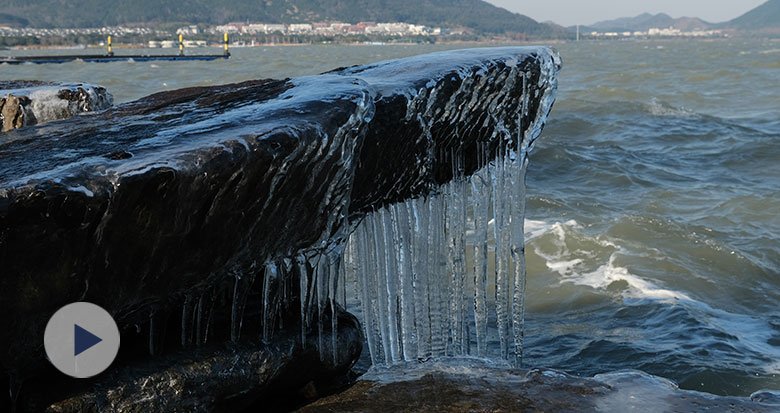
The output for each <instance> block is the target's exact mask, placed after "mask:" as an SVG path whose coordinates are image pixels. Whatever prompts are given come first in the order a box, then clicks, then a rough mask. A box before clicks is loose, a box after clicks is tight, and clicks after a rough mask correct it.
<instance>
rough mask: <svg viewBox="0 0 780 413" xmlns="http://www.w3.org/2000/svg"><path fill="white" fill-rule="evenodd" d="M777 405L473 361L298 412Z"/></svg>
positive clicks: (414, 372)
mask: <svg viewBox="0 0 780 413" xmlns="http://www.w3.org/2000/svg"><path fill="white" fill-rule="evenodd" d="M779 406H780V405H778V404H772V403H759V402H758V401H754V400H750V399H747V398H741V397H719V396H714V395H710V394H705V393H699V392H694V391H686V390H679V389H678V388H677V386H676V385H675V384H674V383H672V382H670V381H668V380H666V379H662V378H660V377H655V376H650V375H648V374H645V373H642V372H638V371H625V372H618V373H610V374H603V375H598V376H596V377H594V378H581V377H574V376H570V375H568V374H565V373H561V372H558V371H554V370H538V369H535V370H529V371H523V370H512V369H509V368H506V367H503V366H501V365H500V364H495V363H491V362H488V361H485V360H480V359H450V360H440V361H430V362H427V363H423V364H418V365H401V366H396V367H392V368H390V369H387V370H384V369H377V370H373V371H371V372H369V373H368V374H366V375H365V376H364V377H363V378H362V379H361V381H359V382H358V383H357V384H355V385H354V386H352V387H350V388H349V389H348V390H346V391H344V392H342V393H340V394H336V395H333V396H330V397H326V398H323V399H321V400H318V401H316V402H314V403H312V404H310V405H307V406H305V407H303V408H301V409H300V410H299V411H300V412H307V413H309V412H311V413H314V412H377V413H381V412H526V411H528V412H582V411H594V412H595V411H598V412H616V413H617V412H626V411H659V412H703V411H713V412H714V411H719V412H722V411H729V412H772V411H777V408H778V407H779Z"/></svg>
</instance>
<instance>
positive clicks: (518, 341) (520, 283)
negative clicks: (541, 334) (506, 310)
mask: <svg viewBox="0 0 780 413" xmlns="http://www.w3.org/2000/svg"><path fill="white" fill-rule="evenodd" d="M520 155H521V157H520V159H518V160H517V162H515V165H514V168H513V174H512V178H513V181H512V195H511V200H512V201H511V202H512V222H511V232H512V234H511V237H512V244H511V251H512V259H513V268H514V272H513V277H512V287H513V295H512V333H513V336H514V360H513V362H514V364H515V365H516V366H520V365H521V364H522V361H523V327H524V325H525V284H526V272H525V246H524V242H525V240H524V233H523V230H524V228H523V225H524V222H523V221H524V217H525V170H526V163H527V158H526V157H525V153H521V154H520Z"/></svg>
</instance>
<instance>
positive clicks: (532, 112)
mask: <svg viewBox="0 0 780 413" xmlns="http://www.w3.org/2000/svg"><path fill="white" fill-rule="evenodd" d="M559 65H560V60H559V58H558V56H557V54H556V53H555V52H554V51H552V50H550V49H548V48H541V47H540V48H514V47H513V48H492V49H472V50H464V51H452V52H443V53H434V54H430V55H424V56H418V57H413V58H408V59H400V60H395V61H389V62H382V63H378V64H374V65H369V66H362V67H355V68H349V69H343V70H340V71H335V72H331V73H329V74H324V75H320V76H312V77H306V78H298V79H291V80H280V81H277V80H259V81H250V82H244V83H241V84H234V85H224V86H215V87H204V88H190V89H182V90H178V91H172V92H165V93H160V94H156V95H152V96H149V97H147V98H144V99H141V100H139V101H136V102H131V103H128V104H125V105H121V106H119V107H116V108H112V109H109V110H107V111H104V112H99V113H96V114H94V115H92V116H80V117H75V118H71V119H69V120H66V121H62V122H57V123H51V124H48V125H42V126H37V127H32V128H25V129H22V130H20V131H17V132H14V133H10V134H8V135H7V137H6V139H5V140H4V141H2V143H0V268H3V277H2V279H0V283H2V284H1V285H2V288H0V311H2V312H3V313H4V314H7V315H8V316H7V317H4V318H2V319H0V363H1V365H2V370H3V372H4V373H7V374H8V375H9V376H10V377H11V380H10V382H11V394H12V395H19V394H20V392H19V383H22V382H23V381H24V380H25V379H28V380H29V378H31V377H40V376H41V375H43V374H45V373H43V372H44V370H42V369H43V368H44V367H45V366H46V361H45V358H44V357H43V353H42V346H40V340H39V338H40V335H41V334H42V330H43V327H44V326H45V323H46V321H47V319H48V316H49V315H50V314H52V313H53V312H54V311H55V310H56V309H58V308H59V307H61V306H62V305H64V304H67V303H70V302H73V301H91V302H94V303H96V304H99V305H101V306H103V307H104V308H106V309H108V310H109V311H110V312H111V313H112V314H113V315H114V317H115V319H116V320H117V322H118V323H119V325H120V328H121V330H122V342H123V345H122V348H121V350H120V354H119V360H118V362H117V363H116V364H115V365H114V366H113V367H112V372H113V373H112V372H108V373H107V374H109V375H110V374H114V373H117V372H119V371H123V370H122V369H125V368H127V369H130V370H127V372H126V374H131V375H132V374H136V375H137V374H140V373H138V370H132V366H133V365H135V364H137V363H139V361H138V360H139V359H140V360H146V359H145V357H146V358H148V354H149V353H151V354H152V355H154V356H155V357H157V358H159V357H162V358H163V359H165V358H167V357H170V356H169V355H171V354H172V353H175V352H181V351H184V352H189V351H191V350H192V349H202V348H204V346H209V345H213V344H214V343H227V344H226V345H228V349H230V345H231V344H230V343H234V344H233V345H237V344H239V343H242V342H244V341H242V340H245V339H250V340H258V339H259V340H261V342H262V343H264V345H266V346H269V348H276V347H275V346H276V344H275V343H277V340H278V339H279V338H280V337H282V336H284V337H289V334H290V333H291V332H295V333H296V334H297V335H299V337H300V340H298V344H297V347H296V348H297V349H300V350H301V351H306V352H309V353H310V352H312V351H314V352H316V353H318V354H319V359H320V361H321V362H322V363H324V364H323V366H326V367H327V366H332V365H333V364H338V365H337V366H335V368H334V369H331V370H336V371H338V370H343V368H345V367H346V368H348V367H349V365H350V364H351V362H352V361H353V360H354V357H352V358H351V360H350V361H349V362H347V363H342V362H338V363H337V361H339V360H340V355H339V354H338V352H337V351H335V350H337V349H339V348H342V347H345V346H347V347H348V346H350V345H352V344H353V342H352V341H349V342H340V341H339V338H338V337H355V335H354V334H346V333H345V334H341V333H339V334H333V333H335V332H340V331H341V328H342V327H343V326H341V325H339V323H338V320H339V318H340V317H334V316H332V315H333V314H341V313H342V311H343V310H342V308H344V306H345V301H346V299H345V295H346V289H345V285H344V279H345V277H344V272H345V265H343V260H344V254H343V252H344V249H345V248H346V246H347V239H348V238H349V234H350V233H351V232H352V231H353V230H354V229H355V227H356V226H357V225H358V223H359V222H362V221H363V218H364V217H366V214H369V213H371V212H372V211H378V210H382V209H383V208H392V207H393V206H394V205H397V204H399V203H404V202H406V201H410V200H417V201H414V202H421V204H420V205H423V204H422V203H425V202H426V201H425V199H428V198H437V199H438V197H437V194H439V193H441V192H442V191H443V190H444V189H443V188H445V187H447V185H450V183H452V184H453V185H461V184H462V183H463V182H464V180H465V179H466V177H469V176H472V175H473V174H474V173H475V172H476V171H478V170H484V168H485V166H486V165H488V164H489V163H491V162H493V161H494V160H495V161H496V162H500V164H501V165H507V166H508V167H509V168H510V169H512V171H515V172H516V173H515V172H513V173H514V175H511V176H513V177H514V178H512V179H514V181H511V180H510V181H507V182H506V185H505V186H502V188H505V189H506V190H507V191H509V190H512V191H515V192H513V193H514V194H515V195H513V196H514V197H515V198H514V199H519V198H517V196H518V194H520V192H517V191H519V190H521V189H522V186H519V185H512V182H515V183H518V182H519V181H517V178H519V177H521V175H518V174H517V173H519V172H521V171H522V168H524V165H525V153H526V151H527V150H528V148H529V147H530V145H531V144H532V143H533V140H534V139H535V138H536V137H537V136H538V134H539V133H540V132H541V128H542V125H543V123H544V119H545V118H546V116H547V114H548V112H549V110H550V108H551V106H552V102H553V100H554V96H555V86H556V75H557V72H558V69H559ZM478 189H479V188H478ZM500 199H502V200H504V199H509V198H500ZM413 207H414V206H413ZM520 212H521V211H520V210H518V209H515V210H514V212H513V213H520ZM482 216H483V215H480V217H482ZM507 216H510V215H507ZM480 219H481V218H480ZM520 221H521V220H519V221H518V220H517V219H515V220H514V222H515V223H517V222H520ZM421 222H422V221H421ZM429 225H432V224H430V223H429ZM389 228H392V227H389ZM480 228H482V227H480ZM461 229H462V230H463V231H465V226H463V227H461ZM429 233H431V234H437V233H440V232H437V231H432V232H429ZM464 233H465V232H464ZM504 235H506V236H508V235H511V234H510V233H509V232H507V233H505V234H504ZM504 235H502V236H504ZM436 240H437V239H436V238H432V239H431V241H436ZM514 240H515V241H514V245H515V246H516V247H517V246H518V245H521V244H518V239H517V238H514ZM439 241H440V240H439ZM375 245H376V244H375ZM385 245H388V244H385ZM518 252H519V250H518V249H517V248H515V250H514V251H512V252H511V253H510V254H514V257H515V258H513V259H514V260H515V261H513V262H519V261H517V260H516V258H517V254H518ZM353 257H354V255H353ZM515 268H520V267H515ZM513 294H514V292H513ZM513 296H514V295H513ZM506 297H507V299H509V298H508V297H509V296H506ZM515 308H521V306H520V307H515ZM505 321H507V322H508V319H507V320H505ZM507 325H509V324H507ZM513 325H514V324H513ZM512 328H514V327H512ZM507 331H508V330H505V333H506V332H507ZM329 332H332V333H330V334H329ZM309 337H314V338H313V339H311V340H310V339H309ZM387 337H390V336H387ZM352 340H353V341H354V338H353V339H352ZM506 343H507V346H509V345H510V343H511V341H506ZM391 345H392V344H391ZM512 346H514V344H512ZM477 347H478V348H482V347H481V346H477ZM158 356H159V357H158ZM155 357H152V358H151V359H150V360H152V361H153V360H155ZM391 360H392V359H391ZM152 364H154V363H152ZM160 364H161V366H164V367H162V368H166V369H173V370H169V371H176V368H175V367H173V368H172V367H168V366H169V363H166V362H164V361H161V362H160ZM217 364H219V363H217ZM310 368H312V369H317V368H321V367H318V364H317V363H312V364H311V365H310ZM215 369H217V370H218V367H215ZM132 372H135V373H132ZM217 373H218V371H215V374H217ZM117 374H119V373H117ZM122 374H125V373H122ZM150 377H151V376H150ZM48 379H51V380H55V378H52V377H49V378H48ZM300 379H301V378H300V377H299V378H298V380H300ZM144 380H145V379H144V377H137V376H134V378H131V379H129V381H128V383H143V382H145V381H144ZM247 380H248V381H249V378H248V377H247ZM305 380H308V379H305ZM266 384H267V383H260V384H258V383H257V382H256V381H255V382H252V383H251V384H249V383H247V386H249V387H251V388H256V387H257V386H264V385H266ZM304 384H305V383H297V382H292V383H288V385H289V386H296V385H300V386H302V385H304ZM179 385H180V384H177V383H175V382H172V384H171V386H179ZM253 386H254V387H253ZM235 388H236V387H234V389H235ZM158 390H159V391H156V394H179V393H178V391H179V389H178V387H174V388H172V389H171V391H170V392H168V393H166V392H165V391H163V389H158ZM189 390H190V391H193V392H196V393H197V394H201V395H203V396H204V403H206V402H208V403H212V405H213V403H216V402H217V401H215V400H213V398H212V399H209V400H210V401H209V400H206V399H205V396H207V395H208V391H206V390H203V389H201V390H197V389H194V388H193V389H189ZM245 390H247V391H245V392H243V393H240V394H232V395H225V397H228V398H229V397H234V396H235V397H239V396H240V397H248V396H250V395H252V394H255V393H254V392H253V391H249V389H245ZM198 392H201V393H198ZM24 394H25V392H24V386H22V387H21V396H19V397H21V399H24ZM14 397H16V396H14ZM209 397H210V396H209ZM91 400H104V399H101V398H100V397H97V398H96V399H91ZM155 401H156V400H154V399H151V400H147V401H146V403H148V404H149V406H154V402H155Z"/></svg>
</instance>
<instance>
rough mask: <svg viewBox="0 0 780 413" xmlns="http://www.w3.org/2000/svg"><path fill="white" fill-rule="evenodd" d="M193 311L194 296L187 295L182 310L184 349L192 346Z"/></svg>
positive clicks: (182, 341) (182, 344)
mask: <svg viewBox="0 0 780 413" xmlns="http://www.w3.org/2000/svg"><path fill="white" fill-rule="evenodd" d="M193 310H194V309H193V306H192V296H190V295H187V296H186V297H185V298H184V304H183V305H182V309H181V346H182V347H184V348H187V347H189V345H190V344H191V342H190V337H191V335H192V313H193Z"/></svg>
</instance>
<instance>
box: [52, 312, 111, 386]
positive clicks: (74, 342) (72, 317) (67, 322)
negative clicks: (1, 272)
mask: <svg viewBox="0 0 780 413" xmlns="http://www.w3.org/2000/svg"><path fill="white" fill-rule="evenodd" d="M43 344H44V347H45V348H46V355H47V356H48V357H49V361H51V363H52V364H53V365H54V367H56V368H57V369H58V370H60V371H61V372H63V373H65V374H67V375H69V376H73V377H77V378H86V377H92V376H94V375H96V374H99V373H100V372H102V371H103V370H105V369H106V368H108V366H110V365H111V363H112V362H113V361H114V358H115V357H116V354H117V352H118V351H119V329H118V328H117V326H116V323H115V322H114V319H113V318H111V315H110V314H108V312H107V311H106V310H104V309H103V308H101V307H99V306H97V305H95V304H92V303H86V302H79V303H73V304H68V305H66V306H65V307H62V308H60V309H59V310H57V312H56V313H54V315H53V316H51V318H50V319H49V323H48V324H47V325H46V331H45V332H44V335H43Z"/></svg>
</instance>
